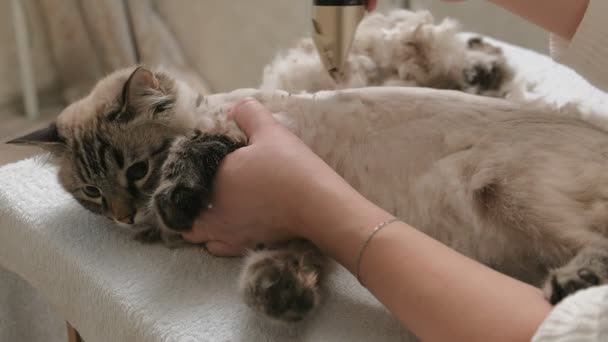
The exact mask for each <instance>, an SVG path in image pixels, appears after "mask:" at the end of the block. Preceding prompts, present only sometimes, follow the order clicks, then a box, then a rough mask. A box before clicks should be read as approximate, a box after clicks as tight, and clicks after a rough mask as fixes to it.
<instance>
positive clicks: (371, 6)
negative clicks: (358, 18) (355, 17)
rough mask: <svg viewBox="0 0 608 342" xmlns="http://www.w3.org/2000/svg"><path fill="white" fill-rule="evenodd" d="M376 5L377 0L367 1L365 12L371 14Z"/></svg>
mask: <svg viewBox="0 0 608 342" xmlns="http://www.w3.org/2000/svg"><path fill="white" fill-rule="evenodd" d="M377 3H378V0H367V3H366V5H365V7H366V8H367V10H368V11H369V12H371V11H373V10H375V9H376V5H377Z"/></svg>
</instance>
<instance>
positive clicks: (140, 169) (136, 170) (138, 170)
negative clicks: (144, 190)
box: [127, 161, 148, 182]
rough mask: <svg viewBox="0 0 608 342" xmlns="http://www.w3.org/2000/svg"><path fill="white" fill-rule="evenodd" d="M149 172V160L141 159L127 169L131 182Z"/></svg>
mask: <svg viewBox="0 0 608 342" xmlns="http://www.w3.org/2000/svg"><path fill="white" fill-rule="evenodd" d="M147 174H148V162H147V161H140V162H137V163H135V164H133V165H131V166H130V167H129V168H128V169H127V179H128V180H129V181H131V182H134V181H138V180H140V179H142V178H144V177H145V176H146V175H147Z"/></svg>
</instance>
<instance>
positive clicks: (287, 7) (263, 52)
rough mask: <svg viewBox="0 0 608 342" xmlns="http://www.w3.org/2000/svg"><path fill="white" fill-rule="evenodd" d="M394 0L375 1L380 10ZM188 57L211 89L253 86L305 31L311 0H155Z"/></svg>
mask: <svg viewBox="0 0 608 342" xmlns="http://www.w3.org/2000/svg"><path fill="white" fill-rule="evenodd" d="M401 2H402V1H400V0H380V1H379V5H380V9H383V8H387V7H392V6H395V4H399V3H401ZM156 3H157V5H158V6H157V7H158V9H159V11H160V12H161V14H162V16H163V17H164V18H165V19H166V20H167V21H168V22H169V26H170V28H171V30H172V31H173V33H174V34H175V35H176V37H177V39H178V41H179V43H180V45H181V47H182V49H184V53H185V54H186V56H187V57H188V59H189V61H190V62H191V63H193V64H195V65H196V67H197V69H198V70H201V71H203V70H204V77H205V78H206V79H207V81H208V82H209V84H210V86H211V88H212V90H214V91H227V90H231V89H235V88H242V87H255V86H257V85H258V84H259V83H260V80H261V70H262V68H263V67H264V65H266V64H267V63H268V62H269V61H270V60H271V59H272V57H273V56H274V55H275V54H276V53H277V51H279V50H280V49H284V48H288V47H290V46H292V45H293V44H294V42H295V41H296V40H297V39H299V38H301V37H304V36H307V35H309V32H310V13H311V4H312V0H255V1H244V0H243V1H235V0H230V1H217V0H181V1H180V2H179V6H176V5H175V1H174V0H156Z"/></svg>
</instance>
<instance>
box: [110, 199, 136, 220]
mask: <svg viewBox="0 0 608 342" xmlns="http://www.w3.org/2000/svg"><path fill="white" fill-rule="evenodd" d="M110 211H111V212H112V217H114V219H115V220H116V221H118V222H121V223H126V224H133V222H134V219H135V213H136V212H137V210H136V209H135V207H134V205H133V204H132V203H131V201H130V200H129V199H128V198H121V197H117V198H113V199H112V200H111V201H110Z"/></svg>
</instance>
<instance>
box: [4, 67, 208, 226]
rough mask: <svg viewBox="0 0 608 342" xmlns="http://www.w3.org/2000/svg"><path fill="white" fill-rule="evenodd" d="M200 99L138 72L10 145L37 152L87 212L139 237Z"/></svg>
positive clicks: (159, 76) (123, 75)
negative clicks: (174, 145) (47, 155)
mask: <svg viewBox="0 0 608 342" xmlns="http://www.w3.org/2000/svg"><path fill="white" fill-rule="evenodd" d="M196 101H197V94H194V93H193V91H191V90H190V88H188V87H187V86H186V85H185V84H182V83H181V82H179V81H177V80H174V79H172V78H171V77H169V76H168V75H167V74H165V73H163V72H161V71H155V72H153V71H150V70H147V69H145V68H141V67H138V68H136V69H135V70H133V68H130V69H125V70H120V71H117V72H115V73H113V74H111V75H109V76H108V77H106V78H104V79H103V80H101V81H100V82H98V84H97V85H96V86H95V87H94V89H93V90H92V91H91V93H90V94H89V95H88V96H86V97H85V98H83V99H81V100H79V101H77V102H75V103H72V104H71V105H69V106H68V107H67V108H66V109H65V110H64V111H63V112H62V113H61V114H60V115H59V116H58V118H57V121H56V122H54V123H52V124H51V125H50V126H48V127H46V128H44V129H41V130H38V131H36V132H33V133H31V134H28V135H26V136H23V137H21V138H17V139H15V140H13V141H11V142H9V143H13V144H29V145H37V146H40V147H42V148H44V149H46V150H48V151H49V152H51V155H52V156H53V157H54V158H53V159H54V160H55V161H56V162H57V163H58V165H59V181H60V183H61V184H62V186H63V187H64V188H65V189H66V190H67V191H68V192H69V193H71V194H72V195H73V196H74V198H75V199H76V200H77V201H78V202H79V203H80V204H82V205H83V206H84V207H85V208H87V209H89V210H90V211H92V212H95V213H97V214H101V215H104V216H107V217H109V218H111V219H112V220H114V221H115V222H117V223H118V224H119V225H121V226H123V227H127V228H131V229H133V230H137V229H138V228H139V227H141V225H142V224H143V223H146V220H147V218H148V217H150V215H151V212H150V210H151V209H150V208H148V205H149V202H150V197H151V195H152V193H153V192H154V190H155V189H156V187H157V186H158V182H159V177H160V167H161V165H162V162H163V161H164V159H165V158H166V155H167V153H168V149H169V146H170V143H171V142H172V140H173V138H174V137H176V136H177V135H180V134H183V133H184V132H185V131H186V130H187V128H188V127H192V125H193V120H194V117H193V115H194V107H195V102H196Z"/></svg>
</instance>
